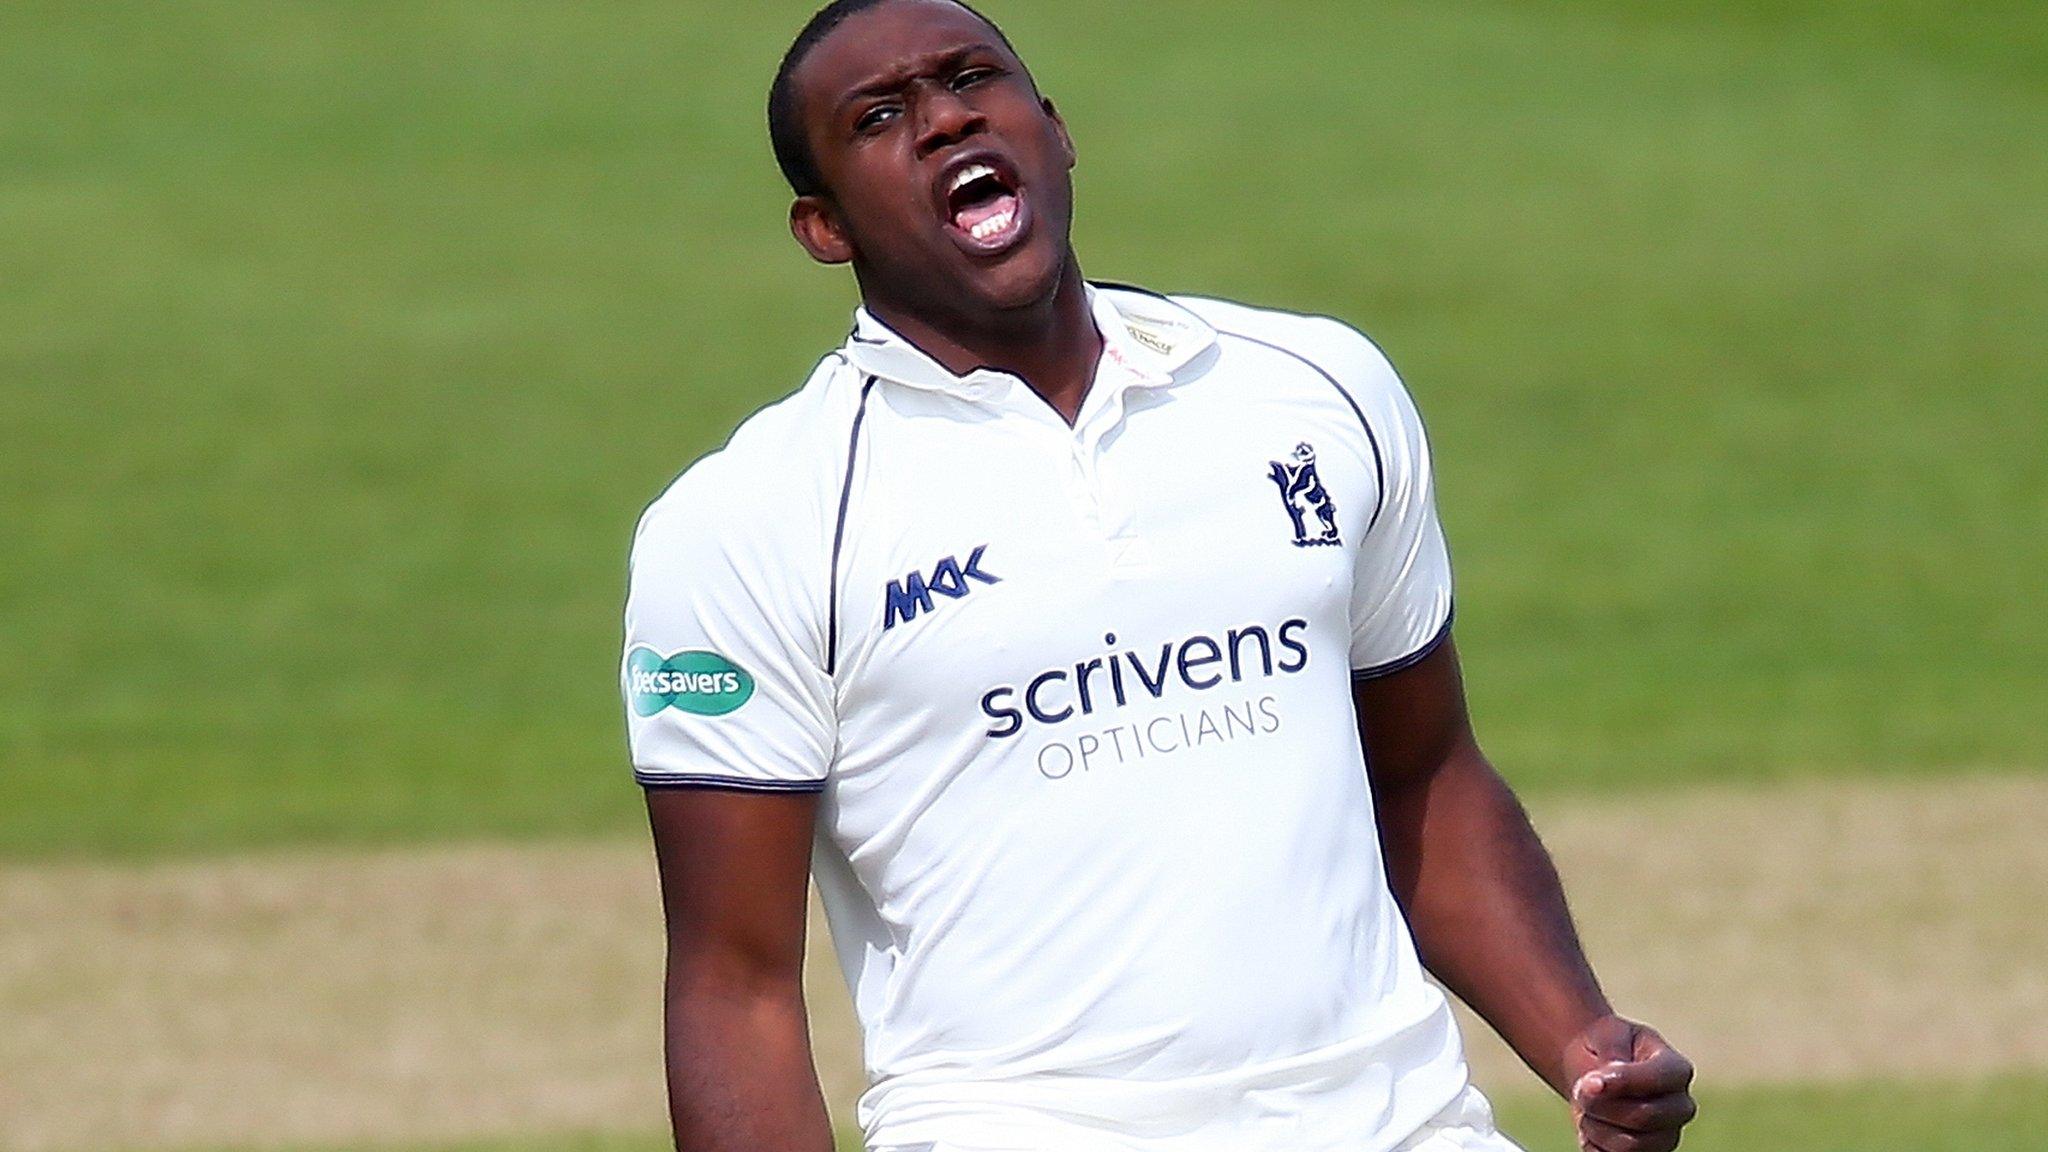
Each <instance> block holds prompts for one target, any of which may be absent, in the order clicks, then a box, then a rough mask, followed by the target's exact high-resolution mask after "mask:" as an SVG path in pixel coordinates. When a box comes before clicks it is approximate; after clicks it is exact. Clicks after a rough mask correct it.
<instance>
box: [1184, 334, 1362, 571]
mask: <svg viewBox="0 0 2048 1152" xmlns="http://www.w3.org/2000/svg"><path fill="white" fill-rule="evenodd" d="M1216 334H1217V335H1219V336H1235V337H1237V338H1238V339H1239V340H1243V341H1245V342H1247V343H1250V344H1257V345H1258V346H1259V347H1261V348H1270V349H1272V350H1273V351H1275V352H1278V353H1280V354H1281V355H1283V356H1290V357H1293V358H1294V359H1296V360H1299V361H1301V362H1302V363H1303V364H1306V365H1308V366H1309V367H1310V368H1311V369H1314V371H1315V373H1316V375H1318V376H1321V377H1322V378H1323V379H1325V380H1328V381H1329V382H1330V387H1332V388H1335V389H1336V390H1337V394H1338V395H1339V396H1342V397H1344V402H1345V403H1346V404H1349V405H1351V414H1352V415H1354V416H1356V417H1358V424H1359V426H1360V427H1362V428H1364V429H1365V442H1366V443H1367V444H1368V445H1370V446H1371V447H1372V470H1373V477H1374V482H1375V485H1376V486H1377V488H1378V491H1377V492H1376V493H1375V494H1374V496H1373V505H1372V519H1370V520H1368V521H1366V522H1365V530H1366V532H1367V533H1368V534H1369V533H1371V532H1372V530H1373V526H1374V525H1376V524H1378V523H1379V522H1380V513H1381V512H1383V511H1385V510H1386V507H1387V461H1386V457H1385V456H1384V455H1382V454H1381V452H1380V438H1379V437H1378V436H1375V435H1374V434H1373V431H1372V422H1371V421H1369V420H1367V419H1366V418H1365V409H1363V408H1360V407H1359V406H1358V401H1356V400H1354V399H1352V398H1351V390H1350V389H1349V388H1346V387H1344V385H1342V384H1340V383H1338V382H1337V377H1335V376H1333V375H1331V374H1330V372H1329V371H1327V370H1326V369H1324V367H1323V366H1322V365H1320V364H1318V363H1316V362H1315V361H1313V360H1311V359H1309V358H1308V357H1306V356H1303V355H1302V354H1301V353H1299V352H1296V351H1295V350H1294V349H1292V348H1288V347H1285V346H1284V345H1280V344H1274V343H1272V342H1270V341H1266V340H1261V339H1259V338H1258V337H1257V336H1247V335H1245V334H1244V333H1242V332H1229V331H1225V330H1224V329H1221V328H1218V329H1216ZM1367 343H1371V338H1370V337H1368V338H1367ZM1373 347H1375V348H1377V347H1379V345H1377V344H1374V345H1373ZM1382 355H1384V353H1382Z"/></svg>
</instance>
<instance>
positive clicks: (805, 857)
mask: <svg viewBox="0 0 2048 1152" xmlns="http://www.w3.org/2000/svg"><path fill="white" fill-rule="evenodd" d="M796 79H797V83H798V94H799V98H800V105H801V107H802V109H803V112H804V118H805V123H806V126H807V129H808V138H809V140H810V142H811V146H812V150H813V153H814V156H815V158H816V161H817V165H818V168H819V171H820V173H821V175H822V176H823V177H824V180H825V185H826V187H827V188H828V189H829V193H827V194H820V195H813V196H802V197H799V198H798V199H797V200H796V202H795V203H794V204H793V205H792V206H791V209H790V228H791V231H792V232H793V233H794V234H795V236H796V238H797V240H798V242H799V243H800V244H802V245H803V247H804V249H805V250H806V251H807V252H809V253H810V254H811V256H812V257H813V258H815V259H817V260H818V261H820V262H822V263H827V264H841V263H844V264H851V265H852V266H853V270H854V274H855V276H856V278H857V279H858V281H859V283H860V287H861V293H862V296H863V299H864V301H865V303H866V305H867V307H868V308H869V310H870V311H872V312H873V313H874V314H875V315H876V316H877V317H878V318H880V319H881V320H882V321H883V322H885V323H887V324H889V325H890V326H891V327H892V328H894V329H895V330H896V331H897V332H899V333H901V334H902V335H903V336H904V337H906V338H907V339H909V340H910V341H912V342H913V343H915V344H916V345H917V346H918V347H919V348H922V349H923V350H924V351H925V352H926V353H927V354H929V355H930V356H932V357H933V358H934V359H936V360H937V361H938V362H939V363H941V364H943V365H945V366H946V367H947V368H949V369H951V370H953V371H954V372H962V373H964V372H966V371H968V370H970V369H973V368H976V367H990V368H997V369H1001V370H1003V371H1007V372H1010V373H1013V374H1015V375H1017V376H1018V377H1020V378H1021V379H1023V380H1024V381H1025V382H1026V383H1027V384H1028V385H1030V387H1031V388H1032V389H1033V390H1034V391H1036V392H1037V393H1038V394H1039V395H1040V396H1041V397H1043V398H1044V399H1045V400H1046V402H1047V403H1048V404H1050V405H1051V406H1052V407H1053V408H1054V409H1055V410H1057V411H1059V412H1060V413H1061V414H1062V415H1063V416H1065V417H1066V418H1067V420H1068V421H1069V422H1071V421H1072V420H1073V419H1074V415H1075V413H1076V412H1078V410H1079V408H1080V405H1081V402H1082V400H1083V399H1084V398H1085V396H1086V394H1087V390H1088V387H1089V385H1090V383H1091V382H1092V380H1093V377H1094V366H1095V362H1096V360H1097V359H1098V358H1099V356H1100V355H1101V350H1102V342H1101V337H1100V335H1099V334H1098V333H1097V332H1096V331H1095V327H1094V323H1093V320H1092V318H1091V317H1090V315H1089V312H1088V308H1087V302H1086V298H1085V295H1084V291H1083V284H1082V280H1081V272H1080V265H1079V262H1078V261H1077V260H1076V259H1075V256H1074V252H1073V248H1072V246H1071V244H1070V243H1069V240H1068V234H1069V232H1068V230H1069V225H1070V222H1071V219H1072V212H1073V190H1072V183H1071V178H1070V175H1069V173H1070V170H1071V168H1072V166H1073V163H1074V148H1073V142H1072V141H1071V139H1069V137H1068V135H1067V131H1066V126H1065V124H1064V123H1062V122H1061V120H1060V118H1059V115H1058V113H1057V112H1056V111H1055V110H1054V108H1053V105H1052V103H1051V102H1050V101H1048V100H1046V99H1044V97H1042V96H1041V95H1040V94H1039V92H1038V90H1037V88H1036V86H1035V85H1034V84H1033V83H1032V81H1031V78H1030V74H1029V72H1027V71H1026V70H1025V68H1024V66H1023V64H1022V62H1021V61H1019V60H1017V58H1016V56H1015V55H1014V54H1013V53H1012V52H1011V51H1010V50H1009V49H1008V48H1007V47H1004V46H1003V44H1002V41H1001V39H1000V37H998V36H996V35H995V33H994V32H993V30H991V29H990V28H989V27H988V26H987V25H985V24H983V23H982V22H981V21H980V20H978V19H976V18H975V17H974V16H972V15H971V14H969V13H967V12H965V11H964V10H962V9H960V8H958V7H957V6H955V5H952V4H948V3H945V2H943V0H894V2H892V3H888V4H883V5H881V6H879V7H876V8H873V9H870V10H868V11H866V12H863V13H861V14H860V15H858V16H855V17H853V18H852V19H850V20H848V21H847V22H846V23H845V24H843V25H841V26H840V27H839V28H838V29H837V30H836V31H835V32H834V33H833V34H832V35H831V36H829V37H828V38H827V39H826V40H824V41H823V42H822V43H820V44H819V45H818V46H817V47H816V49H815V50H814V51H813V52H812V54H811V56H810V57H809V58H807V59H806V60H805V62H804V64H803V65H802V67H800V68H799V70H798V73H797V77H796ZM966 158H980V159H985V160H987V161H989V162H990V163H991V164H994V165H996V166H998V167H1000V168H1001V170H1002V172H1003V174H1004V176H1005V178H1006V180H1007V181H1008V182H1009V183H1010V184H1012V185H1014V189H1015V191H1016V193H1017V196H1018V199H1019V201H1020V202H1021V203H1022V204H1023V205H1024V207H1023V208H1022V210H1021V211H1020V212H1019V218H1020V220H1021V221H1022V223H1021V224H1020V225H1019V226H1018V228H1017V229H1016V232H1015V234H1014V235H1013V236H1011V237H1010V238H1009V239H1008V240H1006V241H1004V242H1003V243H1002V245H1001V250H1000V251H985V250H981V249H979V248H977V247H976V246H975V245H973V244H972V243H969V242H967V241H966V240H965V239H964V238H963V237H962V236H960V235H957V234H955V233H954V232H952V231H949V230H948V224H947V216H946V210H945V201H944V197H943V194H942V191H941V189H942V181H943V179H944V177H945V175H946V173H947V172H948V171H954V170H957V168H955V167H953V166H956V165H958V164H960V163H963V162H964V160H965V159H966ZM1354 702H1355V704H1356V709H1357V714H1358V721H1359V732H1360V739H1361V741H1362V743H1363V745H1364V747H1365V749H1366V751H1367V754H1368V758H1369V765H1370V778H1371V784H1372V789H1373V795H1374V802H1375V810H1376V817H1377V822H1378V832H1379V837H1380V843H1381V850H1382V852H1383V854H1384V856H1385V859H1386V862H1387V868H1388V875H1389V878H1390V881H1391V884H1392V887H1393V893H1394V897H1395V899H1396V900H1397V901H1398V902H1399V903H1400V905H1401V907H1402V909H1403V911H1404V912H1405V913H1406V915H1407V918H1408V922H1409V925H1410V927H1411V928H1412V930H1413V933H1414V936H1415V941H1416V946H1417V948H1418V950H1419V951H1420V952H1421V955H1422V959H1423V962H1424V963H1425V964H1426V965H1427V966H1428V968H1429V969H1430V971H1431V972H1432V973H1433V974H1434V975H1435V976H1436V977H1437V978H1438V979H1439V980H1441V981H1442V982H1443V983H1444V984H1445V985H1446V986H1447V987H1449V988H1450V989H1451V990H1452V991H1453V992H1455V993H1457V994H1458V995H1459V996H1460V997H1461V998H1462V999H1464V1000H1465V1001H1466V1002H1467V1003H1468V1004H1470V1005H1472V1007H1473V1008H1474V1009H1475V1010H1477V1011H1478V1012H1479V1014H1480V1015H1481V1016H1483V1017H1484V1018H1485V1019H1486V1020H1487V1022H1488V1023H1489V1024H1491V1025H1492V1026H1493V1027H1494V1028H1495V1029H1496V1030H1497V1031H1499V1032H1500V1034H1501V1035H1502V1036H1503V1037H1504V1038H1505V1039H1506V1040H1507V1041H1508V1043H1509V1044H1510V1045H1512V1046H1513V1047H1514V1049H1515V1051H1516V1052H1517V1053H1519V1054H1520V1055H1521V1057H1522V1059H1523V1060H1524V1061H1526V1062H1527V1063H1528V1064H1529V1066H1530V1068H1532V1069H1534V1070H1535V1072H1536V1073H1537V1074H1538V1075H1539V1076H1541V1077H1542V1078H1543V1080H1544V1081H1545V1082H1546V1083H1548V1084H1549V1085H1550V1086H1551V1087H1552V1088H1553V1089H1555V1090H1556V1091H1557V1092H1558V1093H1559V1095H1561V1096H1563V1097H1564V1098H1565V1099H1567V1100H1568V1101H1570V1102H1571V1105H1572V1115H1573V1121H1574V1123H1575V1125H1576V1126H1577V1129H1578V1135H1579V1140H1580V1144H1581V1145H1582V1146H1583V1147H1586V1148H1590V1149H1596V1150H1598V1152H1665V1150H1668V1149H1671V1148H1675V1147H1676V1146H1677V1145H1678V1139H1679V1132H1680V1130H1681V1129H1682V1128H1683V1127H1684V1125H1685V1124H1686V1123H1687V1122H1688V1121H1690V1120H1691V1119H1692V1116H1693V1113H1694V1111H1695V1108H1694V1104H1693V1100H1692V1097H1691V1095H1690V1092H1689V1087H1690V1084H1691V1081H1692V1065H1691V1064H1690V1063H1689V1062H1688V1061H1687V1060H1686V1059H1685V1057H1684V1056H1682V1055H1680V1054H1679V1053H1678V1052H1677V1051H1676V1050H1675V1049H1673V1048H1672V1047H1671V1046H1670V1045H1669V1044H1667V1043H1665V1041H1664V1040H1663V1038H1662V1037H1660V1036H1658V1035H1657V1033H1656V1032H1655V1031H1653V1030H1651V1029H1649V1028H1647V1027H1644V1026H1643V1025H1640V1024H1636V1023H1633V1022H1631V1021H1628V1020H1625V1019H1623V1018H1622V1017H1620V1016H1617V1015H1615V1014H1614V1012H1613V1010H1612V1008H1611V1007H1610V1006H1609V1005H1608V1003H1607V1000H1606V997H1605V996H1604V995H1603V994H1602V992H1601V990H1600V985H1599V982H1598V981H1597V980H1596V979H1595V978H1594V975H1593V971H1592V968H1591V966H1590V965H1589V964H1588V963H1587V961H1586V958H1585V954H1584V952H1583V951H1582V950H1581V948H1580V946H1579V941H1578V937H1577V934H1576V932H1575V931H1574V929H1573V927H1572V921H1571V916H1570V914H1569V912H1568V911H1567V909H1566V906H1565V900H1564V894H1563V891H1562V888H1561V887H1560V885H1559V883H1558V879H1557V873H1556V870H1555V869H1554V868H1553V867H1552V866H1551V862H1550V858H1549V856H1548V854H1547V853H1545V851H1544V849H1543V846H1542V844H1541V842H1540V841H1539V840H1538V839H1537V837H1536V834H1535V831H1534V830H1533V829H1532V828H1531V827H1530V824H1529V821H1528V818H1527V816H1526V815H1525V814H1524V813H1523V810H1522V807H1521V805H1520V804H1519V803H1518V802H1517V801H1516V799H1515V796H1514V793H1513V792H1512V791H1511V790H1510V789H1509V788H1508V786H1507V784H1506V783H1505V782H1504V781H1503V780H1502V779H1501V777H1500V775H1499V773H1498V772H1496V771H1495V770H1494V768H1493V766H1492V765H1491V764H1489V763H1488V762H1487V760H1486V757H1485V756H1484V754H1483V753H1482V752H1481V751H1480V749H1479V744H1478V741H1477V738H1476V737H1475V736H1474V734H1473V732H1472V726H1471V722H1470V719H1469V717H1468V715H1467V712H1466V707H1465V695H1464V687H1463V683H1462V679H1461V676H1460V673H1459V666H1458V656H1457V650H1456V647H1455V646H1454V645H1453V644H1452V643H1450V642H1448V641H1447V642H1446V643H1444V644H1443V645H1442V646H1441V647H1439V648H1438V649H1437V650H1436V651H1435V652H1433V653H1432V654H1431V655H1430V656H1429V657H1428V658H1427V659H1425V660H1422V661H1421V662H1419V663H1417V664H1416V665H1414V666H1413V667H1410V668H1408V669H1405V670H1403V671H1401V672H1397V673H1395V674H1393V675H1390V676H1385V677H1381V678H1379V679H1376V680H1371V681H1367V682H1366V683H1364V684H1361V685H1359V686H1358V687H1357V689H1356V690H1355V692H1354ZM647 804H648V813H649V817H650V820H651V823H652V828H653V834H654V844H655V853H656V858H657V862H658V864H659V868H660V873H661V885H662V903H663V908H664V912H665V916H666V921H667V927H668V941H669V944H668V975H667V989H666V998H667V1012H666V1017H665V1019H666V1025H667V1028H666V1033H667V1056H668V1059H667V1063H668V1074H669V1097H670V1112H671V1117H672V1119H673V1122H674V1127H675V1136H676V1143H677V1147H678V1148H681V1149H687V1150H688V1152H758V1150H761V1149H770V1148H772V1149H777V1150H780V1152H830V1150H831V1149H832V1147H833V1142H832V1133H831V1128H830V1125H829V1123H828V1121H827V1119H826V1114H825V1106H824V1103H823V1099H822V1097H821V1095H820V1092H819V1089H818V1081H817V1074H816V1070H815V1067H814V1065H813V1063H812V1059H811V1051H810V1042H809V1038H808V1034H807V1029H806V1024H805V1010H804V1001H803V985H802V967H803V953H804V920H805V910H806V893H805V881H806V878H807V874H808V868H809V863H810V848H811V833H812V827H813V823H814V821H815V820H816V817H817V805H818V801H817V799H816V797H814V796H809V795H757V794H750V793H741V792H723V791H714V790H707V789H669V790H652V791H650V792H649V793H648V795H647Z"/></svg>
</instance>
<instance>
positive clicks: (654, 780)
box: [633, 769, 825, 793]
mask: <svg viewBox="0 0 2048 1152" xmlns="http://www.w3.org/2000/svg"><path fill="white" fill-rule="evenodd" d="M633 779H635V780H637V781H639V782H640V786H641V787H642V788H714V789H720V790H723V791H727V792H798V793H802V792H823V791H824V790H825V782H824V781H823V780H749V779H747V778H746V777H744V776H714V775H708V774H705V773H699V772H643V771H641V770H639V769H634V771H633Z"/></svg>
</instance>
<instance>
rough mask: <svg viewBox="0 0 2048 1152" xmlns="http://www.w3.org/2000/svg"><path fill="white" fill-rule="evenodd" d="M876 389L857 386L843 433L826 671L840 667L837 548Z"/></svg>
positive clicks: (827, 588)
mask: <svg viewBox="0 0 2048 1152" xmlns="http://www.w3.org/2000/svg"><path fill="white" fill-rule="evenodd" d="M874 389H875V378H874V377H873V376H869V377H868V378H867V380H866V381H864V382H863V383H862V384H861V386H860V403H859V404H857V405H855V407H854V410H853V427H852V429H851V430H850V431H849V432H848V433H847V436H846V476H845V478H844V479H843V480H842V481H841V482H840V485H839V515H838V518H837V519H836V520H835V521H834V523H833V527H832V558H831V568H830V570H829V574H828V577H827V580H826V585H825V675H827V676H832V675H834V674H836V673H837V672H838V670H839V551H840V548H841V547H842V546H843V545H844V543H845V541H846V507H847V505H848V504H849V503H850V502H851V501H852V500H853V466H854V463H855V462H856V461H857V460H858V459H859V458H860V428H861V425H862V424H863V423H864V422H866V420H867V416H868V394H869V393H871V392H873V391H874Z"/></svg>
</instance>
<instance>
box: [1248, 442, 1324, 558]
mask: <svg viewBox="0 0 2048 1152" xmlns="http://www.w3.org/2000/svg"><path fill="white" fill-rule="evenodd" d="M1272 465H1273V470H1272V471H1271V472H1269V473H1267V474H1266V475H1267V478H1268V479H1270V480H1272V481H1273V485H1274V487H1276V488H1278V489H1280V502H1281V504H1282V505H1284V506H1285V507H1286V509H1287V518H1288V519H1289V520H1291V521H1293V522H1294V545H1295V547H1297V548H1313V547H1315V546H1317V545H1319V544H1341V543H1343V541H1342V540H1339V539H1338V538H1337V504H1336V502H1335V501H1333V500H1331V499H1330V490H1329V489H1327V488H1325V487H1323V478H1322V477H1321V476H1318V475H1316V450H1315V449H1314V448H1312V447H1310V446H1309V445H1308V444H1307V443H1306V442H1303V443H1300V444H1296V445H1295V446H1294V453H1293V454H1292V455H1291V456H1289V457H1288V458H1287V459H1285V460H1274V461H1272Z"/></svg>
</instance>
